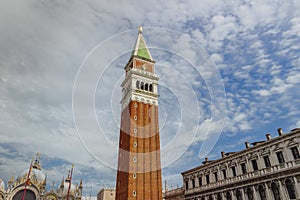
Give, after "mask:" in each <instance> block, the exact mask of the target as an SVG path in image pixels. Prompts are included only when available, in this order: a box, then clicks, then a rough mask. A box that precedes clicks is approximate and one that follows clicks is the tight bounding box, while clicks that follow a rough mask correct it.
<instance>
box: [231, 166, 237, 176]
mask: <svg viewBox="0 0 300 200" xmlns="http://www.w3.org/2000/svg"><path fill="white" fill-rule="evenodd" d="M231 171H232V176H236V170H235V167H231Z"/></svg>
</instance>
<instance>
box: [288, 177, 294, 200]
mask: <svg viewBox="0 0 300 200" xmlns="http://www.w3.org/2000/svg"><path fill="white" fill-rule="evenodd" d="M285 185H286V189H287V191H288V194H289V197H290V199H296V191H295V187H294V185H293V183H292V181H291V180H290V179H287V180H286V181H285Z"/></svg>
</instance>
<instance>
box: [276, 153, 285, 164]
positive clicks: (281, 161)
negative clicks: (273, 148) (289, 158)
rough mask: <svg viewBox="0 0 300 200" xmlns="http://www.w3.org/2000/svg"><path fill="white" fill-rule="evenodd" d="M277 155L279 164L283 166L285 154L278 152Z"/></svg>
mask: <svg viewBox="0 0 300 200" xmlns="http://www.w3.org/2000/svg"><path fill="white" fill-rule="evenodd" d="M276 155H277V159H278V162H279V163H280V164H281V163H284V157H283V154H282V152H281V151H279V152H277V153H276Z"/></svg>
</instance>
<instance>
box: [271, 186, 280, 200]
mask: <svg viewBox="0 0 300 200" xmlns="http://www.w3.org/2000/svg"><path fill="white" fill-rule="evenodd" d="M271 189H272V193H273V196H274V199H275V200H281V198H280V192H279V187H278V185H277V184H276V183H275V182H272V184H271Z"/></svg>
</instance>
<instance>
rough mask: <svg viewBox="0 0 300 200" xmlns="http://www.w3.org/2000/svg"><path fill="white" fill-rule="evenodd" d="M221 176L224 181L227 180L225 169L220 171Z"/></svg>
mask: <svg viewBox="0 0 300 200" xmlns="http://www.w3.org/2000/svg"><path fill="white" fill-rule="evenodd" d="M222 174H223V178H224V179H226V178H227V174H226V169H223V170H222Z"/></svg>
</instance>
